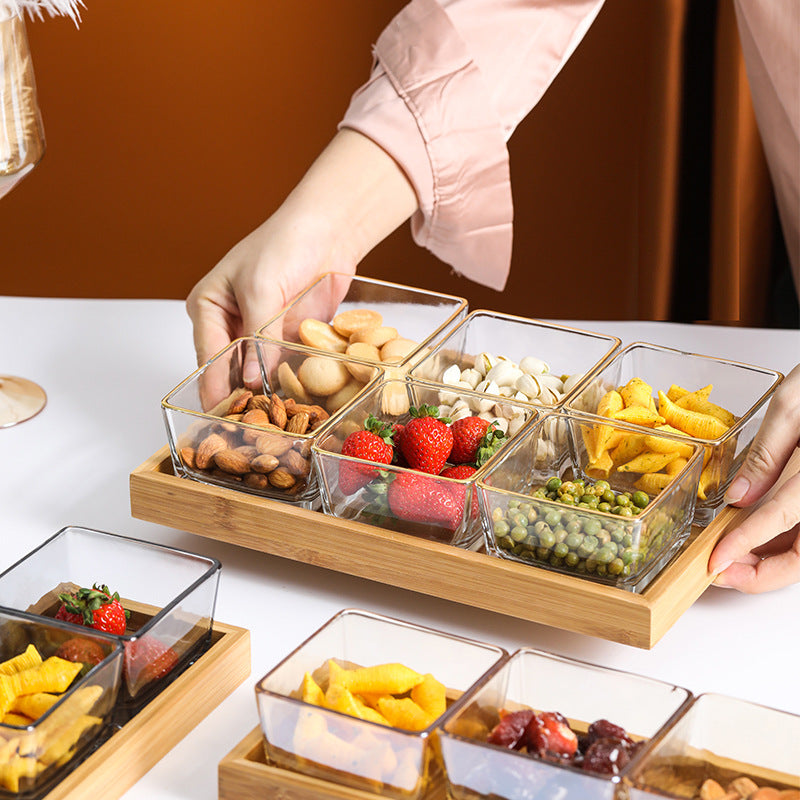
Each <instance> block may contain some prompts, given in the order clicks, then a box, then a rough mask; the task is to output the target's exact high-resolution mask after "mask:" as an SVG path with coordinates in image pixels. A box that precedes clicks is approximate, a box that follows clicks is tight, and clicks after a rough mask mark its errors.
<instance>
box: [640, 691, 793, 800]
mask: <svg viewBox="0 0 800 800" xmlns="http://www.w3.org/2000/svg"><path fill="white" fill-rule="evenodd" d="M799 746H800V716H797V715H795V714H790V713H788V712H786V711H777V710H775V709H772V708H767V707H765V706H759V705H756V704H755V703H749V702H747V701H745V700H738V699H736V698H733V697H725V696H724V695H718V694H702V695H700V696H699V697H697V698H695V699H694V701H693V702H692V704H691V705H690V706H689V707H688V708H687V709H685V711H684V713H682V714H681V716H680V718H679V719H677V720H676V721H675V722H674V724H673V725H670V726H669V727H668V728H667V729H666V730H665V731H664V732H662V734H661V735H659V736H658V737H656V738H655V739H654V740H653V741H652V742H651V744H650V745H649V747H648V748H647V752H646V753H645V754H644V757H643V758H642V759H641V760H640V761H639V762H638V764H637V765H636V767H635V768H634V769H633V770H632V771H631V772H630V775H629V778H628V781H626V782H630V783H631V784H632V786H631V788H630V798H631V800H637V798H651V797H684V798H686V797H691V798H696V797H717V796H719V797H724V796H726V795H725V792H726V791H731V790H733V791H735V790H736V789H737V788H740V789H741V791H740V792H738V793H737V795H736V796H742V797H749V796H751V795H752V794H753V792H755V791H756V789H757V788H759V789H763V790H765V791H764V792H763V793H762V794H759V795H758V797H759V798H760V797H762V796H763V797H764V799H765V800H767V798H768V797H776V796H777V791H776V792H768V791H766V790H767V789H769V788H771V789H775V790H779V791H785V790H790V789H791V790H794V791H795V792H796V795H795V797H797V796H800V750H798V747H799ZM707 781H709V782H710V781H713V782H715V783H716V784H717V785H718V787H720V788H721V790H722V792H721V793H720V791H719V790H718V789H717V786H714V785H713V784H712V783H706V782H707ZM734 782H737V783H735V785H734V786H733V787H731V784H732V783H734ZM704 784H706V785H705V789H703V785H704ZM729 787H731V788H730V789H729ZM784 796H786V800H789V797H791V795H781V797H784Z"/></svg>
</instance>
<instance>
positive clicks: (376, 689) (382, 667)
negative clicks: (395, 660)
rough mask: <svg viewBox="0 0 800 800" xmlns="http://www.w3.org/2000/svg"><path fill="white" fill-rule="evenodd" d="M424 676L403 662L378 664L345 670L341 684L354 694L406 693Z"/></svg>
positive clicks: (420, 681) (341, 677)
mask: <svg viewBox="0 0 800 800" xmlns="http://www.w3.org/2000/svg"><path fill="white" fill-rule="evenodd" d="M422 680H423V676H422V675H420V674H419V672H415V671H414V670H413V669H410V668H409V667H406V666H405V665H403V664H378V665H377V666H374V667H359V668H358V669H353V670H344V671H343V674H342V675H341V676H340V682H341V684H342V685H343V686H344V687H345V688H347V689H349V690H350V691H351V692H352V693H353V694H364V693H377V694H405V693H406V692H409V691H411V689H413V688H414V687H415V686H416V685H417V684H418V683H422Z"/></svg>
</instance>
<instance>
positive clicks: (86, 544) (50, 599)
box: [0, 527, 221, 709]
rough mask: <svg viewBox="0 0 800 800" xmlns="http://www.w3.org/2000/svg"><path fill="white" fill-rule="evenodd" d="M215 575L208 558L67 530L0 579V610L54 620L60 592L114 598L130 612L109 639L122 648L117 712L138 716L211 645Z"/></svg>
mask: <svg viewBox="0 0 800 800" xmlns="http://www.w3.org/2000/svg"><path fill="white" fill-rule="evenodd" d="M220 569H221V565H220V563H219V561H217V560H216V559H213V558H206V557H204V556H199V555H195V554H193V553H187V552H185V551H183V550H176V549H174V548H171V547H164V546H162V545H158V544H152V543H150V542H142V541H139V540H137V539H129V538H126V537H124V536H118V535H116V534H113V533H104V532H102V531H96V530H90V529H88V528H79V527H67V528H63V529H62V530H60V531H59V532H58V533H56V534H55V535H54V536H52V537H51V538H50V539H48V540H47V541H45V542H44V543H43V544H41V545H40V546H39V547H37V548H36V549H35V550H32V551H31V552H30V553H28V555H26V556H25V557H24V558H22V559H21V560H20V561H18V562H17V563H16V564H14V565H13V566H11V567H9V568H8V569H7V570H6V571H5V572H3V573H2V574H0V606H6V607H9V608H13V609H18V610H21V611H26V612H29V613H34V614H39V615H41V616H42V617H49V618H53V617H54V616H55V614H56V612H57V611H58V608H59V606H60V601H59V599H58V595H59V594H60V593H62V592H65V593H69V592H70V591H72V590H75V589H77V588H80V587H87V588H91V587H92V586H93V585H94V584H95V583H101V584H105V585H106V586H108V587H109V589H110V590H111V592H118V593H119V595H120V598H121V600H122V604H123V607H124V608H125V609H126V610H128V611H130V617H129V619H128V624H127V628H126V631H125V634H124V635H121V636H115V637H114V638H115V639H117V640H118V641H119V642H121V643H122V645H123V647H124V660H123V675H122V678H123V688H124V690H125V691H124V692H123V693H122V694H121V696H120V702H119V707H120V709H124V708H128V707H136V708H138V707H139V706H140V705H141V703H143V702H146V701H147V700H149V699H150V698H151V697H152V693H154V692H155V691H157V690H158V689H160V688H161V687H162V686H163V685H164V684H165V683H166V682H167V681H169V680H170V679H171V678H173V677H175V676H176V675H178V674H179V673H180V672H181V671H182V669H183V668H184V667H185V666H187V665H188V664H189V663H190V662H191V661H192V660H193V659H195V658H196V657H197V656H198V655H200V654H201V653H202V651H203V650H204V648H205V647H206V646H207V645H208V643H209V642H210V637H211V626H212V622H213V618H214V605H215V603H216V597H217V584H218V582H219V572H220ZM69 627H71V628H72V630H73V631H75V632H77V633H78V634H79V635H81V636H83V635H84V634H85V633H86V632H87V631H89V630H91V629H89V628H85V627H83V626H77V625H70V626H69ZM73 635H76V634H73Z"/></svg>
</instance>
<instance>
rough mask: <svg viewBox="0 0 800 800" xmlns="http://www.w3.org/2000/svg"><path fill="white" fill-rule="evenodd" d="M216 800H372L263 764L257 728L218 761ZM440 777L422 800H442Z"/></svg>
mask: <svg viewBox="0 0 800 800" xmlns="http://www.w3.org/2000/svg"><path fill="white" fill-rule="evenodd" d="M218 777H219V793H218V797H219V800H250V798H253V797H279V798H281V800H375V795H374V794H372V793H371V792H363V791H361V790H359V789H353V788H351V787H349V786H340V785H339V784H336V783H331V782H329V781H324V780H322V779H321V778H314V777H312V776H310V775H303V774H302V773H300V772H290V771H289V770H286V769H281V768H280V767H273V766H271V765H269V764H267V760H266V757H265V755H264V745H263V737H262V735H261V729H260V728H258V727H256V728H253V730H252V731H250V733H248V734H247V736H245V738H244V739H242V741H241V742H239V744H237V745H236V747H234V748H233V750H231V752H230V753H228V755H226V756H225V758H223V759H222V761H220V762H219V769H218ZM445 797H446V791H445V787H444V781H443V780H441V778H440V779H439V780H438V781H436V783H434V784H433V785H432V786H430V787H429V788H428V790H427V791H426V792H425V794H424V798H425V800H445Z"/></svg>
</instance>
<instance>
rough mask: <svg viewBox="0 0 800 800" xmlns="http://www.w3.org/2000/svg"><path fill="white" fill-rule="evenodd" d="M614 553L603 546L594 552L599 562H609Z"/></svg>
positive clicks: (612, 558)
mask: <svg viewBox="0 0 800 800" xmlns="http://www.w3.org/2000/svg"><path fill="white" fill-rule="evenodd" d="M615 555H616V554H615V553H612V552H611V551H610V550H608V549H607V548H605V547H601V548H600V549H599V550H598V551H597V552H596V553H595V558H596V559H597V561H598V562H599V563H600V564H610V563H611V562H612V561H613V560H614V556H615Z"/></svg>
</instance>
